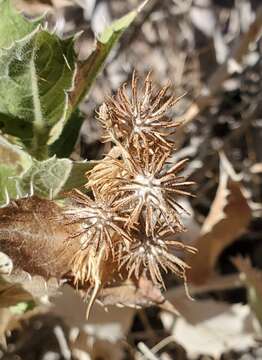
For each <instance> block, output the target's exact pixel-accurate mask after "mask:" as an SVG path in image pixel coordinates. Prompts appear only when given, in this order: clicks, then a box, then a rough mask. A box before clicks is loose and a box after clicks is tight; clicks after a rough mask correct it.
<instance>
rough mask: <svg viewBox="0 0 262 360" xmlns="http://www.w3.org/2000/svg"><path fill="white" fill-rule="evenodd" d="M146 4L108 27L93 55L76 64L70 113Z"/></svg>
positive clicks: (85, 93)
mask: <svg viewBox="0 0 262 360" xmlns="http://www.w3.org/2000/svg"><path fill="white" fill-rule="evenodd" d="M146 2H147V1H145V2H144V3H143V4H142V5H141V6H140V7H138V8H137V9H136V10H133V11H131V12H129V13H128V14H127V15H125V16H123V17H122V18H120V19H118V20H116V21H114V22H113V23H112V24H111V25H110V26H108V27H107V28H106V29H105V30H104V31H103V33H102V34H101V35H100V37H99V38H98V40H97V45H96V49H95V50H94V51H93V53H92V54H91V55H90V56H89V57H88V58H87V59H86V60H85V61H83V62H81V63H79V64H78V66H77V72H76V85H75V88H74V89H73V91H72V92H71V93H70V108H71V111H74V109H75V108H76V106H77V105H78V104H79V103H80V101H81V100H82V99H83V98H84V97H85V96H86V95H87V94H88V92H89V91H90V88H91V86H92V84H93V83H94V81H95V79H96V77H97V75H98V73H99V72H100V70H101V69H102V67H103V65H104V63H105V60H106V59H107V57H108V55H109V53H110V51H111V50H112V48H113V46H114V45H115V44H116V43H117V41H118V40H119V39H120V37H121V36H122V34H123V33H124V31H125V30H126V29H127V28H128V27H129V26H130V25H131V24H132V22H133V21H134V19H135V18H136V16H137V15H138V13H139V12H140V11H141V10H142V8H143V7H144V5H145V4H146Z"/></svg>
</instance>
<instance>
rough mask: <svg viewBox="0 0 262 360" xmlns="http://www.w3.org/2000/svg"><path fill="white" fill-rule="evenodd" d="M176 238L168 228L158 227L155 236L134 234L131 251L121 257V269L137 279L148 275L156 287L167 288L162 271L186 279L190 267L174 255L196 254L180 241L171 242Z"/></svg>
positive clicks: (143, 233) (191, 248)
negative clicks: (177, 252) (184, 252)
mask: <svg viewBox="0 0 262 360" xmlns="http://www.w3.org/2000/svg"><path fill="white" fill-rule="evenodd" d="M170 236H172V237H173V236H174V234H173V233H172V232H170V229H169V228H168V227H167V226H165V225H164V226H161V225H158V227H157V230H156V231H155V233H154V234H151V235H149V236H148V235H147V234H146V233H145V232H144V231H143V230H142V231H140V232H137V231H136V232H134V233H133V244H132V245H131V247H130V250H129V251H128V252H127V253H126V254H125V255H124V256H122V257H121V263H120V268H121V267H125V268H126V269H127V270H128V276H129V277H131V276H133V275H134V276H135V277H136V278H137V279H138V278H139V277H140V276H141V275H142V274H143V273H148V275H149V277H150V278H151V280H152V281H153V283H154V284H155V285H159V284H160V285H162V286H163V287H165V284H164V281H163V277H162V271H164V272H166V273H167V272H168V270H171V271H172V272H173V273H175V274H176V275H178V276H179V277H181V278H183V279H185V271H186V269H188V268H189V266H188V265H187V264H186V263H185V262H184V261H183V260H181V259H180V258H179V257H178V256H176V255H175V254H174V251H175V250H178V251H179V250H180V251H181V250H184V251H188V252H193V253H194V252H195V249H194V248H193V247H191V246H186V245H184V244H182V243H181V242H179V241H176V240H169V239H168V237H170Z"/></svg>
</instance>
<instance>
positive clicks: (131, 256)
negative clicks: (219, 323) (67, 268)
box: [65, 73, 194, 302]
mask: <svg viewBox="0 0 262 360" xmlns="http://www.w3.org/2000/svg"><path fill="white" fill-rule="evenodd" d="M131 85H132V86H131V94H130V96H129V95H128V93H127V90H126V85H125V84H124V85H123V86H122V87H121V88H120V90H119V91H118V92H117V94H116V96H115V97H113V98H110V99H109V100H108V101H107V102H106V103H105V104H104V105H103V106H102V107H101V108H100V112H99V118H100V121H101V122H102V124H103V127H104V129H105V131H106V138H107V139H108V140H111V141H113V142H114V143H115V144H116V146H115V147H114V148H113V149H112V150H115V151H111V152H110V154H108V155H107V156H106V157H105V158H104V159H103V160H102V161H101V162H100V163H99V164H97V165H96V166H95V167H94V168H93V169H92V170H91V171H90V172H89V173H88V174H87V178H88V182H87V184H86V185H85V186H86V188H88V189H89V190H91V191H92V193H93V198H94V199H93V198H90V197H88V196H86V195H84V194H82V193H80V192H79V191H75V192H74V193H73V195H72V199H73V202H74V206H73V207H72V208H70V209H67V210H66V212H65V215H66V217H67V219H68V221H69V223H72V222H73V223H74V222H76V223H79V224H81V231H80V232H78V233H77V234H75V237H79V242H80V247H79V251H78V253H77V254H76V255H75V256H74V259H73V273H74V274H75V278H76V280H77V281H82V282H85V281H89V283H90V284H91V285H92V286H93V297H92V299H91V302H92V301H93V299H94V296H95V294H96V293H97V291H98V290H99V289H100V286H101V283H102V280H101V279H102V277H103V276H104V275H103V274H105V272H106V270H105V269H108V267H107V266H108V264H109V263H110V264H111V265H112V268H114V269H115V270H116V271H118V272H119V273H121V274H122V272H123V275H124V276H127V275H128V276H129V277H133V276H134V277H136V278H139V276H140V275H142V274H144V273H146V274H147V275H148V276H149V277H150V278H151V280H152V281H153V283H154V284H158V285H159V284H160V285H162V286H164V281H163V277H162V273H163V271H164V272H167V271H169V270H170V271H172V272H174V273H175V274H177V275H178V276H180V277H182V278H183V279H184V280H186V278H185V271H186V269H187V268H188V266H187V264H186V263H185V262H184V261H183V260H182V259H180V258H179V257H178V256H177V254H176V253H175V252H174V251H175V250H180V251H190V252H194V249H193V248H192V247H190V246H186V245H184V244H182V243H181V242H179V241H177V240H174V237H175V236H176V234H177V233H178V232H179V231H183V230H184V227H183V224H182V222H181V220H180V212H181V211H185V212H186V210H185V209H184V208H183V206H181V205H180V203H179V197H181V196H191V193H190V191H189V190H188V188H189V186H190V185H192V184H193V182H192V181H188V180H187V179H186V178H185V177H184V176H183V174H182V171H183V170H184V167H185V165H186V163H187V159H184V160H180V161H178V162H177V163H173V162H172V155H173V151H174V142H173V141H172V139H170V135H171V134H172V133H173V132H174V130H175V128H176V126H177V123H176V121H174V120H172V119H170V118H169V117H168V116H167V111H168V110H169V109H170V108H171V107H172V106H173V105H174V104H175V103H176V101H177V99H175V98H174V97H173V96H171V97H167V92H168V89H169V87H168V86H166V87H164V88H163V89H161V90H159V91H158V92H155V91H153V87H152V82H151V79H150V75H148V76H147V78H146V80H145V84H144V89H142V90H140V89H139V88H138V79H137V77H136V75H135V73H134V74H133V78H132V84H131ZM113 272H114V271H113Z"/></svg>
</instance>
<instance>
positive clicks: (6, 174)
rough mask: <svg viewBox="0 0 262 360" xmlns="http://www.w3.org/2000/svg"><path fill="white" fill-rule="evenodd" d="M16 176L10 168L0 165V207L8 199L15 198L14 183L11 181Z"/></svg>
mask: <svg viewBox="0 0 262 360" xmlns="http://www.w3.org/2000/svg"><path fill="white" fill-rule="evenodd" d="M15 175H17V174H16V171H15V169H14V168H13V167H12V166H8V165H5V164H0V205H2V204H4V203H5V202H7V201H8V198H9V197H10V198H15V197H16V194H17V191H16V183H15V181H14V180H13V179H12V177H14V176H15Z"/></svg>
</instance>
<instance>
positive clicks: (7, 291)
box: [0, 278, 33, 308]
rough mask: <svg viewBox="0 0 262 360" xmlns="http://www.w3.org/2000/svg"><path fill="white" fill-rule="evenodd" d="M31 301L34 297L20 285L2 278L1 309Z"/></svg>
mask: <svg viewBox="0 0 262 360" xmlns="http://www.w3.org/2000/svg"><path fill="white" fill-rule="evenodd" d="M31 300H33V297H32V295H31V294H30V293H29V292H28V291H26V290H25V289H23V287H22V286H21V285H20V284H13V283H10V282H8V281H6V280H5V279H3V278H0V308H7V307H9V306H13V305H16V304H18V303H20V302H27V301H31Z"/></svg>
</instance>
